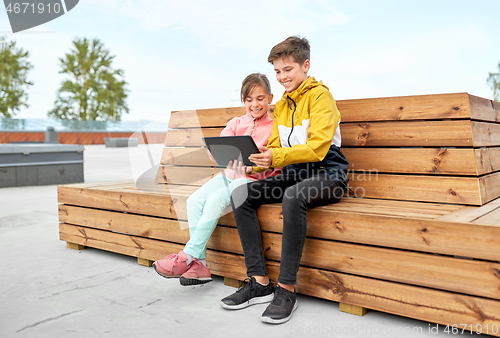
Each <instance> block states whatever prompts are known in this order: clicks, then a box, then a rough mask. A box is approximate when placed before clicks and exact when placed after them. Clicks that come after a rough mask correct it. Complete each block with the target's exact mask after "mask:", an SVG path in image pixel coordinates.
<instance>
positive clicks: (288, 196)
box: [282, 186, 307, 212]
mask: <svg viewBox="0 0 500 338" xmlns="http://www.w3.org/2000/svg"><path fill="white" fill-rule="evenodd" d="M306 206H307V196H306V195H305V192H304V191H301V190H300V189H297V187H293V186H292V187H289V188H287V189H285V192H284V193H283V201H282V207H283V212H286V211H288V210H289V211H291V212H293V211H297V210H300V209H302V208H304V207H306Z"/></svg>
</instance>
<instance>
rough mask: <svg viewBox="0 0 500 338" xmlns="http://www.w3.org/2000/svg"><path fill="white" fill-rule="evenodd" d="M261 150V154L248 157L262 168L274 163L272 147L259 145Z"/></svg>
mask: <svg viewBox="0 0 500 338" xmlns="http://www.w3.org/2000/svg"><path fill="white" fill-rule="evenodd" d="M259 151H260V153H259V154H252V155H250V156H249V157H248V159H249V160H250V161H252V162H253V163H255V164H256V165H257V166H258V167H260V168H264V169H268V168H270V166H271V164H272V163H273V152H272V151H271V149H269V148H266V147H261V146H259Z"/></svg>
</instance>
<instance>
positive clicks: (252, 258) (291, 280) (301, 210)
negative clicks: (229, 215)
mask: <svg viewBox="0 0 500 338" xmlns="http://www.w3.org/2000/svg"><path fill="white" fill-rule="evenodd" d="M299 176H300V175H298V174H296V173H294V172H288V173H287V172H285V173H283V174H282V175H278V176H274V177H270V178H267V179H265V180H261V181H255V182H251V183H249V184H247V185H243V186H240V187H238V188H236V189H235V190H234V191H233V194H232V197H231V198H232V203H233V204H232V205H233V214H234V218H235V220H236V225H237V227H238V233H239V235H240V241H241V245H242V247H243V253H244V255H245V265H246V267H247V275H248V276H249V277H250V276H267V274H268V272H267V268H266V258H265V257H264V248H263V245H262V235H261V229H260V223H259V220H258V219H257V209H258V208H259V206H261V205H263V204H270V203H278V202H282V209H283V236H282V248H281V264H280V275H279V278H278V282H280V283H282V284H285V285H295V284H296V283H297V271H298V270H299V264H300V259H301V257H302V250H303V248H304V242H305V239H306V232H307V210H308V209H310V208H313V207H316V206H320V205H326V204H331V203H335V202H337V201H339V200H340V199H341V198H342V196H343V194H344V191H345V181H343V180H339V179H337V178H335V177H333V176H331V175H328V174H327V173H325V172H318V173H316V174H311V175H309V174H307V175H305V177H299Z"/></svg>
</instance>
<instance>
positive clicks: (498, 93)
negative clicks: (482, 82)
mask: <svg viewBox="0 0 500 338" xmlns="http://www.w3.org/2000/svg"><path fill="white" fill-rule="evenodd" d="M487 81H488V84H489V85H490V87H491V90H493V100H495V101H498V102H500V63H499V64H498V73H490V76H488V80H487Z"/></svg>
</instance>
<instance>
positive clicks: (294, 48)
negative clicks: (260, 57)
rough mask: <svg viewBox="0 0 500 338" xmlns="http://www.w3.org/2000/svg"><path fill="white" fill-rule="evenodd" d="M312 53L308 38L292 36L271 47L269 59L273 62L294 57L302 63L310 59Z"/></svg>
mask: <svg viewBox="0 0 500 338" xmlns="http://www.w3.org/2000/svg"><path fill="white" fill-rule="evenodd" d="M310 54H311V47H310V46H309V41H307V39H306V38H301V37H299V36H290V37H289V38H287V39H286V40H285V41H282V42H280V43H278V44H277V45H276V46H274V47H273V49H271V52H270V53H269V57H268V58H267V61H268V62H269V63H271V64H272V63H273V62H274V60H277V59H282V58H286V57H292V58H293V60H294V61H295V62H297V63H298V64H300V65H302V64H304V61H306V60H309V58H310Z"/></svg>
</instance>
